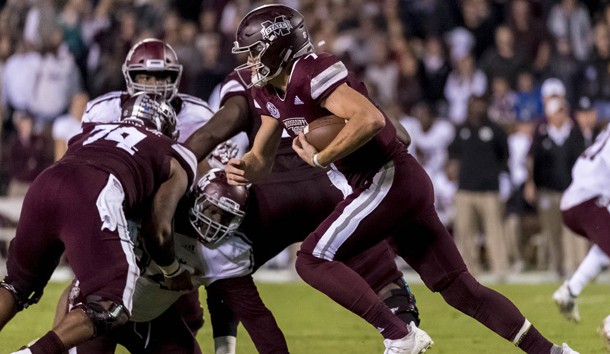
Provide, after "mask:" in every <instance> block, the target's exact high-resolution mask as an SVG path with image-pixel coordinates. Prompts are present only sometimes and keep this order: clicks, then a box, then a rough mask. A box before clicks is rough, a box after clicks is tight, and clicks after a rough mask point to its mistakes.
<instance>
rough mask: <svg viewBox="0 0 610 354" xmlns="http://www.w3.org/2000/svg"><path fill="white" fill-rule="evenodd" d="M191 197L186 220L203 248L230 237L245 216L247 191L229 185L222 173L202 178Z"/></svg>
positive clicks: (211, 173)
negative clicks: (187, 219) (192, 198)
mask: <svg viewBox="0 0 610 354" xmlns="http://www.w3.org/2000/svg"><path fill="white" fill-rule="evenodd" d="M194 197H195V201H194V203H193V205H192V206H191V208H190V211H189V220H190V222H191V225H192V226H193V228H194V229H195V231H196V232H197V239H198V240H199V241H200V242H202V243H203V244H206V245H210V244H214V243H217V242H219V241H220V240H222V239H223V238H225V237H226V236H228V235H231V234H233V233H234V232H235V231H236V230H237V228H239V226H240V225H241V222H242V220H243V218H244V216H245V215H246V204H247V202H248V189H247V188H246V187H245V186H233V185H230V184H229V183H228V182H227V175H226V173H225V172H224V170H222V169H219V168H213V169H211V170H209V171H208V172H207V173H206V174H205V175H204V176H203V177H201V179H199V181H198V182H197V186H196V187H195V189H194Z"/></svg>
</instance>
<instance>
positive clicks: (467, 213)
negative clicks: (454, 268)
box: [449, 96, 508, 280]
mask: <svg viewBox="0 0 610 354" xmlns="http://www.w3.org/2000/svg"><path fill="white" fill-rule="evenodd" d="M487 106H488V102H487V99H486V98H485V97H483V96H472V97H471V98H470V99H469V102H468V117H467V119H466V122H465V123H464V124H462V125H459V126H458V127H457V128H456V136H455V139H454V140H453V142H452V143H451V145H450V146H449V158H450V165H453V166H454V167H452V169H455V170H458V171H459V174H458V176H459V177H458V191H457V193H456V195H455V223H454V237H455V242H456V244H457V245H458V248H459V249H460V252H461V253H462V255H463V257H464V261H465V262H466V265H467V266H468V269H470V271H471V272H472V273H474V274H477V273H480V272H481V270H482V262H481V259H479V249H478V244H479V243H478V237H479V232H482V233H483V234H484V235H485V250H486V254H487V256H488V257H487V259H488V261H489V263H490V268H491V271H492V272H493V274H494V276H495V277H496V279H497V280H504V278H505V276H506V275H507V272H508V255H507V251H506V243H505V240H504V234H503V230H502V224H503V223H502V202H501V200H500V195H499V187H500V186H499V176H500V173H501V172H502V171H505V170H506V162H507V159H508V145H507V138H506V133H505V132H504V129H502V127H500V126H499V125H498V124H496V123H494V122H492V121H490V120H489V117H488V115H487V108H488V107H487ZM479 225H481V226H482V228H481V229H479Z"/></svg>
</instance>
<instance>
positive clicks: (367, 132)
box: [318, 112, 385, 166]
mask: <svg viewBox="0 0 610 354" xmlns="http://www.w3.org/2000/svg"><path fill="white" fill-rule="evenodd" d="M379 115H380V117H375V118H374V119H370V118H369V117H366V116H362V117H359V116H356V117H352V118H351V119H350V120H349V121H348V122H347V123H346V124H345V128H343V129H342V130H341V131H340V132H339V134H337V136H336V137H335V139H333V141H332V142H331V143H330V144H329V145H328V146H327V147H326V148H325V149H324V150H322V151H320V152H319V153H318V162H319V163H320V164H322V165H324V166H327V165H329V164H330V163H332V162H334V161H337V160H340V159H342V158H344V157H345V156H347V155H349V154H351V153H352V152H354V151H356V150H357V149H359V148H360V147H362V146H363V145H364V144H366V143H367V142H368V141H369V140H371V139H372V138H373V137H374V136H375V135H377V134H378V133H379V132H380V131H381V130H382V129H383V128H384V127H385V119H384V117H383V115H381V112H379Z"/></svg>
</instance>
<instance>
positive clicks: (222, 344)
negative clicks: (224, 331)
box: [214, 336, 237, 354]
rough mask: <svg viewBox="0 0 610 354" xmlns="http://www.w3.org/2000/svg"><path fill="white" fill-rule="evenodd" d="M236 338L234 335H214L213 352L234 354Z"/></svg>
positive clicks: (216, 353)
mask: <svg viewBox="0 0 610 354" xmlns="http://www.w3.org/2000/svg"><path fill="white" fill-rule="evenodd" d="M236 344H237V338H236V337H234V336H224V337H214V353H215V354H235V348H236Z"/></svg>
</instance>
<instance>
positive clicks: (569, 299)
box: [553, 281, 580, 322]
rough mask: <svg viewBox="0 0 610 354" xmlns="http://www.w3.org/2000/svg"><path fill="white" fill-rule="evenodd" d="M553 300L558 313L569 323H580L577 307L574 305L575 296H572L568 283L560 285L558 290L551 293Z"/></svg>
mask: <svg viewBox="0 0 610 354" xmlns="http://www.w3.org/2000/svg"><path fill="white" fill-rule="evenodd" d="M553 300H554V301H555V304H557V307H559V312H561V314H562V315H563V316H564V317H565V318H567V319H568V320H569V321H574V322H580V313H579V312H578V305H577V304H576V296H574V295H572V292H571V291H570V288H569V287H568V282H567V281H566V282H564V283H563V284H561V286H560V287H559V289H557V290H556V291H555V293H553Z"/></svg>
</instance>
